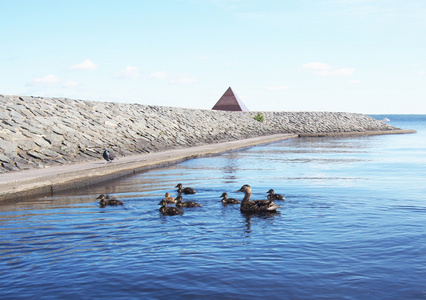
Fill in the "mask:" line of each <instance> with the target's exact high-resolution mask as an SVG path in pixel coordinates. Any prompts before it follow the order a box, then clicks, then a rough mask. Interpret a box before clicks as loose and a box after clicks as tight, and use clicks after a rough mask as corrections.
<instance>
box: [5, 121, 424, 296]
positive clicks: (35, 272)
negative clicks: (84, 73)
mask: <svg viewBox="0 0 426 300" xmlns="http://www.w3.org/2000/svg"><path fill="white" fill-rule="evenodd" d="M374 117H376V118H378V119H382V118H383V117H387V118H389V119H390V124H391V125H394V126H397V127H401V128H409V129H416V130H417V131H418V132H417V133H416V134H404V135H380V136H351V137H330V138H296V139H290V140H285V141H281V142H277V143H272V144H267V145H260V146H256V147H251V148H246V149H242V150H239V151H233V152H228V153H224V154H221V155H218V156H214V157H204V158H197V159H193V160H189V161H186V162H182V163H179V164H176V165H172V166H169V167H167V168H160V169H155V170H151V171H149V172H144V173H141V174H135V175H133V176H129V177H125V178H121V179H119V180H114V181H112V182H108V183H105V184H101V185H96V186H92V187H88V188H84V189H80V190H75V191H67V192H64V193H60V194H55V195H53V196H49V197H39V198H34V199H28V200H26V201H18V202H17V201H12V202H5V203H1V204H0V298H1V299H28V298H31V299H100V298H103V299H182V298H185V299H191V298H194V299H200V298H206V299H259V298H266V299H425V298H426V201H425V200H426V199H425V194H426V188H425V181H426V172H425V169H426V116H424V115H423V116H422V115H420V116H419V115H390V116H389V115H388V116H374ZM179 182H181V183H183V184H184V185H185V186H192V187H194V188H195V189H196V190H197V194H195V195H187V196H184V200H192V201H197V202H199V203H201V204H202V205H203V206H202V207H201V208H200V207H197V208H187V209H185V212H184V215H183V216H162V215H160V213H159V212H158V209H159V205H158V202H159V201H160V200H161V199H162V198H163V197H164V194H165V193H166V192H170V193H171V194H172V196H175V195H177V194H176V190H175V188H174V187H175V185H176V184H177V183H179ZM243 184H249V185H251V187H252V189H253V197H252V198H253V199H266V195H267V194H266V192H267V191H268V190H269V189H271V188H272V189H274V190H275V192H276V193H281V194H285V197H286V199H285V201H279V200H277V201H276V204H278V205H281V206H282V207H281V208H280V209H279V210H278V212H277V213H275V214H267V215H244V214H242V213H241V212H240V210H239V206H238V205H227V206H224V205H222V203H221V202H220V195H221V194H222V193H223V192H227V193H228V194H229V196H230V197H236V198H240V199H241V198H242V195H241V194H237V193H234V191H235V190H237V189H239V188H240V187H241V186H242V185H243ZM101 193H108V194H110V195H113V196H116V197H117V198H119V199H121V200H122V201H123V202H124V203H125V204H124V206H123V207H105V208H101V207H99V205H98V202H97V200H96V197H97V196H98V195H99V194H101Z"/></svg>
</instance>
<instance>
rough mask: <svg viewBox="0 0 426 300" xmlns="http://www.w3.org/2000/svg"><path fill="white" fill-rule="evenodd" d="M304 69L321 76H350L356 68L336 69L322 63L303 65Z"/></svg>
mask: <svg viewBox="0 0 426 300" xmlns="http://www.w3.org/2000/svg"><path fill="white" fill-rule="evenodd" d="M302 68H303V69H306V70H310V71H312V72H313V73H314V74H316V75H319V76H350V75H352V74H353V73H354V72H355V69H354V68H335V67H332V66H330V65H329V64H326V63H321V62H311V63H307V64H304V65H302Z"/></svg>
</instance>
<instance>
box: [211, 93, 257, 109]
mask: <svg viewBox="0 0 426 300" xmlns="http://www.w3.org/2000/svg"><path fill="white" fill-rule="evenodd" d="M212 110H227V111H249V109H248V108H247V106H245V105H244V103H243V102H242V101H241V100H240V99H239V98H238V96H237V95H235V94H234V92H233V91H232V89H231V87H229V88H228V89H227V90H226V92H225V94H223V96H222V97H221V98H220V99H219V101H217V103H216V104H215V106H213V108H212Z"/></svg>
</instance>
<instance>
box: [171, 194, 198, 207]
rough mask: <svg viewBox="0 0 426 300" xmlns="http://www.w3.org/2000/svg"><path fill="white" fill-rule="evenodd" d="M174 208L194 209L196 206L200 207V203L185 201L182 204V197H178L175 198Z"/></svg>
mask: <svg viewBox="0 0 426 300" xmlns="http://www.w3.org/2000/svg"><path fill="white" fill-rule="evenodd" d="M176 201H177V202H176V207H179V208H180V207H196V206H201V204H200V203H196V202H194V201H185V202H182V196H181V195H179V196H177V197H176Z"/></svg>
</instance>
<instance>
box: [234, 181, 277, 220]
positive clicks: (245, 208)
mask: <svg viewBox="0 0 426 300" xmlns="http://www.w3.org/2000/svg"><path fill="white" fill-rule="evenodd" d="M235 192H236V193H238V192H241V193H244V198H243V200H242V201H241V208H240V209H241V212H245V213H258V212H273V211H276V210H277V208H278V207H281V206H278V205H275V203H274V202H272V201H271V200H255V201H250V197H251V194H252V191H251V187H250V186H249V185H248V184H245V185H243V186H242V187H241V188H240V189H239V190H238V191H235Z"/></svg>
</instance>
